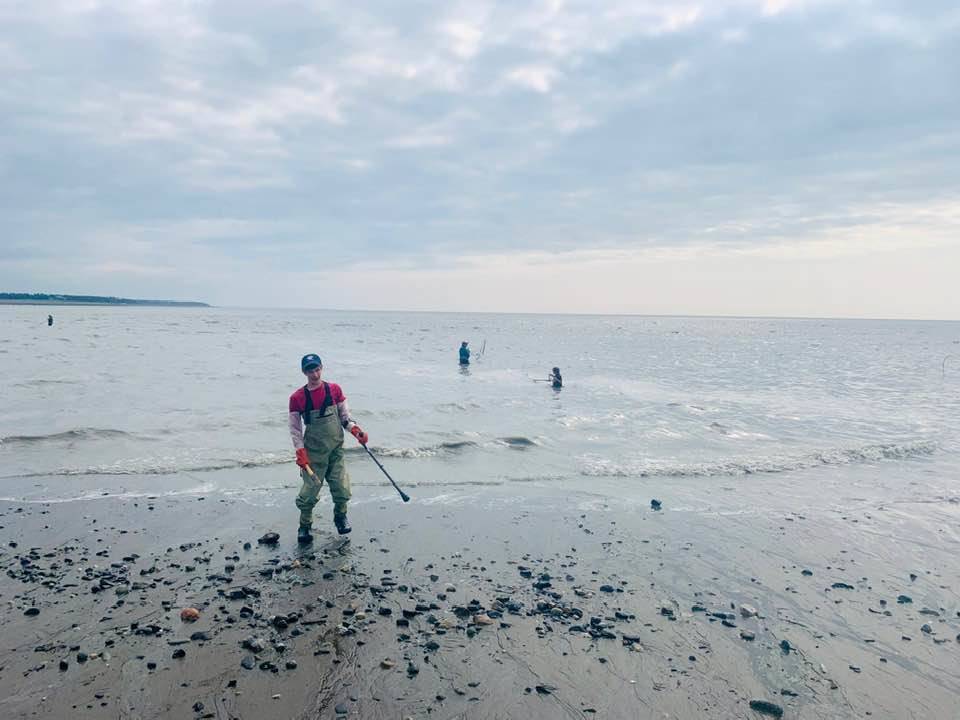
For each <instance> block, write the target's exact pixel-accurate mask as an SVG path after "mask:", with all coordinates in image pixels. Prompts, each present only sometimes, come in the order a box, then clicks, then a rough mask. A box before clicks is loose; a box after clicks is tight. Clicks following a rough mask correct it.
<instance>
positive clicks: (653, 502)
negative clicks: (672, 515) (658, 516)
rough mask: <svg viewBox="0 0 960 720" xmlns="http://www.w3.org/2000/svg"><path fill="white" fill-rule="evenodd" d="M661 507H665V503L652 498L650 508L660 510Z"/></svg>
mask: <svg viewBox="0 0 960 720" xmlns="http://www.w3.org/2000/svg"><path fill="white" fill-rule="evenodd" d="M661 507H663V503H662V502H660V501H659V500H651V501H650V509H651V510H659V509H660V508H661Z"/></svg>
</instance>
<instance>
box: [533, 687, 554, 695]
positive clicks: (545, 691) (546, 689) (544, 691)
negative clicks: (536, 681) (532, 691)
mask: <svg viewBox="0 0 960 720" xmlns="http://www.w3.org/2000/svg"><path fill="white" fill-rule="evenodd" d="M554 690H556V688H555V687H553V685H537V686H536V691H537V692H538V693H540V694H541V695H551V694H553V691H554Z"/></svg>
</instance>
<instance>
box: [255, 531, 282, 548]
mask: <svg viewBox="0 0 960 720" xmlns="http://www.w3.org/2000/svg"><path fill="white" fill-rule="evenodd" d="M279 541H280V534H279V533H275V532H268V533H266V534H265V535H263V536H262V537H260V538H258V539H257V542H258V543H260V544H262V545H276V544H277V543H278V542H279Z"/></svg>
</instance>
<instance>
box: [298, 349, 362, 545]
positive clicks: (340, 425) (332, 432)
mask: <svg viewBox="0 0 960 720" xmlns="http://www.w3.org/2000/svg"><path fill="white" fill-rule="evenodd" d="M300 369H301V370H302V371H303V374H304V375H305V376H306V378H307V384H306V385H304V386H303V387H302V388H298V389H297V390H295V391H294V393H293V394H292V395H291V396H290V437H291V438H292V439H293V447H294V448H296V451H297V465H299V466H300V476H301V477H302V478H303V486H302V487H301V488H300V493H299V494H298V495H297V500H296V505H297V507H298V508H299V509H300V529H299V531H298V532H297V540H299V541H300V542H302V543H308V542H310V541H311V540H313V536H312V535H311V534H310V526H311V524H312V522H313V508H314V506H315V505H316V504H317V495H318V494H319V493H320V486H321V485H322V484H323V481H324V480H326V481H327V485H328V486H329V487H330V497H331V499H332V500H333V524H334V525H336V527H337V532H338V533H340V534H341V535H346V534H347V533H348V532H350V530H351V529H352V528H351V527H350V524H349V523H348V522H347V502H348V501H349V500H350V476H349V475H348V474H347V468H346V466H345V465H344V462H343V430H344V428H346V429H347V430H349V431H350V434H351V435H353V436H354V437H355V438H356V439H357V441H358V442H359V443H360V444H361V445H366V444H367V441H368V440H369V437H368V436H367V434H366V433H365V432H364V431H363V430H361V429H360V426H359V425H357V424H356V423H355V422H354V421H353V420H352V419H351V417H350V409H349V408H348V407H347V398H346V396H344V394H343V390H341V389H340V386H339V385H337V384H336V383H328V382H324V381H323V380H321V379H320V376H321V374H322V373H323V363H322V362H321V361H320V357H319V356H318V355H314V354H310V355H304V356H303V358H302V359H301V360H300ZM308 465H309V466H310V468H312V470H313V472H314V475H311V474H310V473H309V472H308V470H307V466H308Z"/></svg>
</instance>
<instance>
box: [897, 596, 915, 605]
mask: <svg viewBox="0 0 960 720" xmlns="http://www.w3.org/2000/svg"><path fill="white" fill-rule="evenodd" d="M912 602H913V598H912V597H910V596H909V595H897V603H898V604H900V605H907V604H909V603H912Z"/></svg>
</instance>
